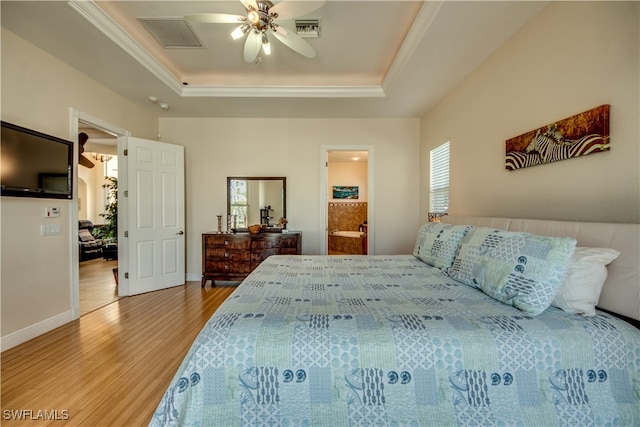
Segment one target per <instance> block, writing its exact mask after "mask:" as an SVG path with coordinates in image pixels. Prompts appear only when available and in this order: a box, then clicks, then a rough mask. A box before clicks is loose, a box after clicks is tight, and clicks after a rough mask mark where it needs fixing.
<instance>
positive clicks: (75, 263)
mask: <svg viewBox="0 0 640 427" xmlns="http://www.w3.org/2000/svg"><path fill="white" fill-rule="evenodd" d="M69 116H70V118H69V140H70V141H74V142H75V144H73V199H72V201H71V205H70V206H71V208H70V209H71V212H69V230H71V233H70V235H69V240H70V247H71V263H72V265H71V284H70V286H71V292H70V295H71V315H72V319H74V320H75V319H78V318H80V253H79V251H78V242H77V240H78V157H79V154H80V153H79V151H80V147H79V144H78V133H79V129H80V122H84V123H87V124H89V125H91V126H92V127H95V128H97V129H100V130H102V131H104V132H107V133H110V134H112V135H114V136H130V135H131V132H129V131H128V130H126V129H123V128H120V127H118V126H115V125H112V124H111V123H108V122H106V121H104V120H101V119H98V118H97V117H93V116H91V115H89V114H86V113H83V112H81V111H78V110H76V109H74V108H71V109H70V115H69ZM124 149H125V147H121V144H120V143H118V147H117V150H118V183H122V184H126V182H127V181H126V175H125V176H121V172H120V169H122V168H124V167H125V166H126V163H124V162H125V161H126V159H125V156H124ZM121 159H122V162H123V163H120V161H121ZM119 187H120V185H119ZM126 203H127V201H126V200H125V199H124V198H120V197H119V198H118V227H120V225H121V224H122V223H121V222H120V221H122V220H126V217H125V218H121V217H122V215H121V212H122V210H123V209H124V210H126ZM123 205H124V208H123ZM127 253H128V247H127V246H126V241H124V242H118V259H122V257H124V256H125V254H127ZM118 263H120V261H118ZM119 271H123V270H122V269H120V270H119ZM122 279H123V278H122V277H119V280H118V282H119V284H118V296H127V295H129V284H128V281H126V280H122Z"/></svg>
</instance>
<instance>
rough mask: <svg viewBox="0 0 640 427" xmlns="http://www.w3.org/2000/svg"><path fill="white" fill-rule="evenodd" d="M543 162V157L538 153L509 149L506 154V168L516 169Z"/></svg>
mask: <svg viewBox="0 0 640 427" xmlns="http://www.w3.org/2000/svg"><path fill="white" fill-rule="evenodd" d="M540 164H542V159H541V158H540V154H538V153H531V154H527V153H523V152H520V151H509V152H508V153H507V155H506V156H505V168H506V169H507V170H511V171H512V170H515V169H520V168H526V167H528V166H535V165H540Z"/></svg>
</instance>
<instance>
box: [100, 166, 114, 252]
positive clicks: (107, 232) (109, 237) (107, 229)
mask: <svg viewBox="0 0 640 427" xmlns="http://www.w3.org/2000/svg"><path fill="white" fill-rule="evenodd" d="M105 179H106V180H107V182H106V183H104V184H102V188H105V189H107V190H108V194H107V200H108V201H109V202H108V203H107V204H106V205H105V207H104V208H105V212H104V213H101V214H99V215H100V216H101V217H103V218H104V219H105V220H106V224H105V225H104V226H102V227H100V236H99V237H100V238H102V239H103V240H104V241H105V243H116V242H117V241H118V178H116V177H113V176H105Z"/></svg>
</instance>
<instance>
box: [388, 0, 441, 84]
mask: <svg viewBox="0 0 640 427" xmlns="http://www.w3.org/2000/svg"><path fill="white" fill-rule="evenodd" d="M443 4H444V1H425V2H424V4H423V5H422V7H421V8H420V12H418V16H417V17H416V19H415V20H414V21H413V24H412V25H411V28H410V29H409V32H408V33H407V36H406V37H405V39H404V41H403V42H402V46H400V49H399V50H398V53H397V55H396V57H395V58H394V59H393V63H392V64H391V66H390V67H389V71H388V72H387V75H386V76H385V78H384V81H383V83H382V88H383V90H384V92H385V93H389V91H390V90H391V87H392V86H393V85H394V84H395V82H396V81H397V80H398V77H399V76H400V74H401V73H402V71H403V70H404V69H405V67H406V66H407V64H408V63H409V60H411V58H412V57H413V54H414V52H415V50H416V48H417V47H418V44H419V43H420V41H421V40H422V39H423V38H424V35H425V34H426V33H427V31H428V30H429V28H430V27H431V24H433V21H434V20H435V19H436V16H437V15H438V12H439V11H440V8H441V7H442V5H443Z"/></svg>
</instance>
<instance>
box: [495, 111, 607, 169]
mask: <svg viewBox="0 0 640 427" xmlns="http://www.w3.org/2000/svg"><path fill="white" fill-rule="evenodd" d="M609 109H610V106H609V105H601V106H599V107H596V108H593V109H591V110H589V111H585V112H583V113H580V114H576V115H575V116H572V117H569V118H566V119H564V120H560V121H558V122H555V123H551V124H549V125H546V126H543V127H541V128H538V129H534V130H532V131H530V132H527V133H525V134H522V135H520V136H517V137H515V138H511V139H508V140H507V141H506V144H505V152H506V156H505V168H506V169H507V170H515V169H520V168H525V167H528V166H535V165H541V164H545V163H550V162H555V161H558V160H565V159H571V158H574V157H580V156H586V155H587V154H593V153H600V152H603V151H609V149H610V147H609V145H610V141H609Z"/></svg>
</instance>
